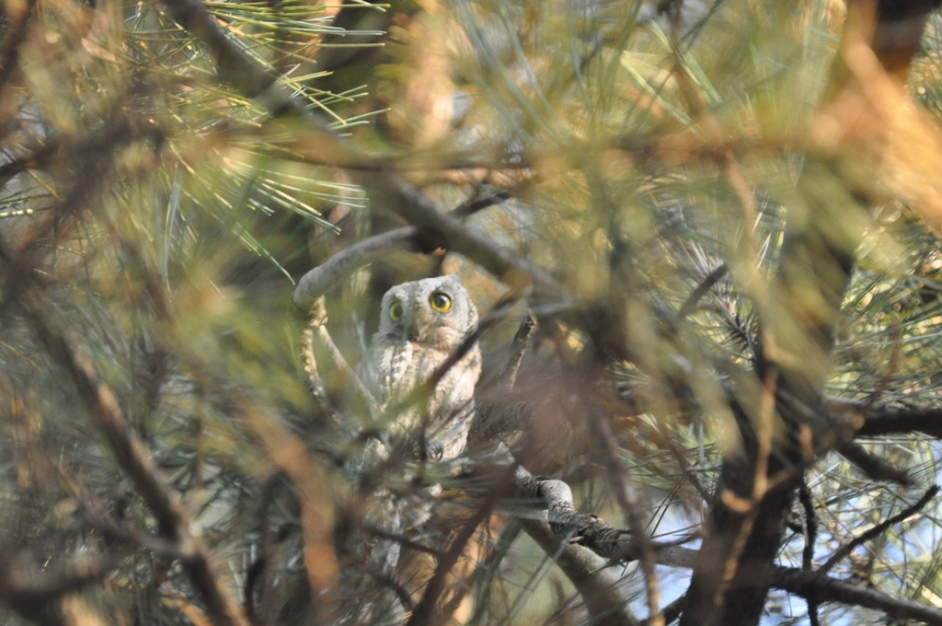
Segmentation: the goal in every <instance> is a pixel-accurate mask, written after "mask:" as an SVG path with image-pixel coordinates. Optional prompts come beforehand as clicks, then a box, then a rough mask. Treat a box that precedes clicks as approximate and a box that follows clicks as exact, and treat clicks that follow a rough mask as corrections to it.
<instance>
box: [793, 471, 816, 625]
mask: <svg viewBox="0 0 942 626" xmlns="http://www.w3.org/2000/svg"><path fill="white" fill-rule="evenodd" d="M798 501H799V502H801V507H802V509H804V511H805V526H804V534H805V547H804V549H803V550H802V552H801V569H802V571H804V572H810V571H811V567H812V565H813V561H814V542H815V540H816V539H817V537H818V522H817V516H816V515H815V512H814V500H813V499H812V498H811V490H810V489H808V483H806V482H805V481H804V480H802V481H801V484H800V485H799V486H798ZM807 602H808V621H809V622H810V623H811V626H818V625H819V623H820V622H819V619H818V602H817V600H816V599H815V598H814V595H813V594H812V595H811V596H809V597H808V598H807Z"/></svg>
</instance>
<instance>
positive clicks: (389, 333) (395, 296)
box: [378, 275, 478, 351]
mask: <svg viewBox="0 0 942 626" xmlns="http://www.w3.org/2000/svg"><path fill="white" fill-rule="evenodd" d="M477 323H478V310H477V308H475V306H474V303H473V302H472V301H471V298H470V297H469V296H468V292H467V290H466V289H465V288H464V284H462V282H461V279H460V278H459V277H458V276H455V275H448V276H438V277H436V278H426V279H424V280H416V281H413V282H410V283H402V284H400V285H396V286H395V287H392V288H391V289H390V290H389V291H387V292H386V294H385V295H384V296H383V311H382V318H381V320H380V323H379V333H378V334H379V335H382V336H384V337H386V338H388V339H392V340H397V341H412V342H415V343H418V344H421V345H425V346H429V347H432V348H438V349H441V350H448V351H450V350H451V349H452V348H454V346H455V345H457V343H458V342H459V341H461V340H462V339H464V338H465V337H466V336H467V335H468V333H470V332H471V331H472V330H473V329H474V327H475V325H476V324H477Z"/></svg>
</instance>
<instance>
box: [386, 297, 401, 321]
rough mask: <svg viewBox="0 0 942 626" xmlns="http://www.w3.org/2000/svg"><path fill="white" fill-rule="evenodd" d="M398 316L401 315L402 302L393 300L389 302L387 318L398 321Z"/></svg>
mask: <svg viewBox="0 0 942 626" xmlns="http://www.w3.org/2000/svg"><path fill="white" fill-rule="evenodd" d="M400 317H402V302H400V301H399V300H393V301H392V302H390V303H389V319H391V320H392V321H394V322H398V321H399V318H400Z"/></svg>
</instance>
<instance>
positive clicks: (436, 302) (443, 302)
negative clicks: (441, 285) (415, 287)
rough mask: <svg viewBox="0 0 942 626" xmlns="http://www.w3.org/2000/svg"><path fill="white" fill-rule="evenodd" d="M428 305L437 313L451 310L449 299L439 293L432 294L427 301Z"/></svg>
mask: <svg viewBox="0 0 942 626" xmlns="http://www.w3.org/2000/svg"><path fill="white" fill-rule="evenodd" d="M428 303H429V304H431V305H432V308H433V309H435V310H436V311H438V312H439V313H445V312H447V311H448V309H450V308H451V298H449V297H448V296H446V295H445V294H443V293H442V292H440V291H436V292H435V293H433V294H432V297H431V298H429V299H428Z"/></svg>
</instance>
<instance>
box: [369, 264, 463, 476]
mask: <svg viewBox="0 0 942 626" xmlns="http://www.w3.org/2000/svg"><path fill="white" fill-rule="evenodd" d="M477 321H478V311H477V309H476V308H475V306H474V303H473V302H472V301H471V298H470V297H469V296H468V292H467V291H466V290H465V288H464V285H463V284H462V282H461V279H460V278H459V277H457V276H454V275H449V276H440V277H437V278H426V279H424V280H417V281H413V282H408V283H402V284H401V285H396V286H395V287H392V288H391V289H390V290H389V291H387V292H386V294H385V295H384V296H383V304H382V312H381V318H380V323H379V330H378V331H377V332H376V334H375V335H373V339H372V341H371V344H370V348H369V351H368V353H367V355H366V357H365V358H364V360H363V361H362V362H361V363H360V366H359V368H358V374H359V375H360V378H361V380H362V381H363V383H364V385H365V386H366V388H367V389H368V390H369V391H370V392H371V393H372V394H373V397H374V399H375V400H376V403H377V406H378V408H379V411H378V414H379V416H381V417H382V418H383V419H385V420H386V422H385V423H384V424H380V426H385V427H387V428H388V432H389V438H390V441H391V443H392V444H393V445H394V446H395V445H398V444H399V443H400V442H402V441H404V440H406V439H411V440H412V441H414V442H417V443H421V444H422V445H419V446H418V447H417V449H419V450H422V451H423V454H424V456H425V457H426V458H427V459H430V460H446V461H447V460H450V459H453V458H455V457H457V456H458V455H459V454H460V453H461V451H462V450H463V449H464V445H465V441H466V440H467V437H468V429H469V427H470V425H471V421H472V417H473V414H474V387H475V385H476V384H477V382H478V377H479V376H480V374H481V350H480V348H479V347H478V345H477V344H476V343H475V345H474V346H473V347H472V348H471V349H470V350H469V351H468V352H467V354H466V355H465V356H464V357H462V358H461V359H460V360H459V361H458V362H457V363H455V364H454V365H453V366H452V367H451V368H449V369H448V372H447V373H446V374H445V375H444V377H442V379H441V380H440V381H439V382H438V383H437V384H436V385H435V387H434V389H431V390H430V392H429V394H428V396H427V399H426V398H422V399H421V400H420V401H419V402H412V403H409V402H407V399H412V398H410V396H411V395H412V393H413V392H414V391H415V389H416V388H417V387H419V386H420V385H422V384H423V383H425V382H427V381H428V380H429V379H430V378H431V377H432V375H433V373H434V372H435V371H436V370H437V369H438V368H439V367H440V366H441V365H442V364H443V363H444V362H445V361H446V360H447V359H448V357H449V355H451V354H452V353H453V352H454V351H455V350H456V349H457V348H458V346H460V345H461V344H462V342H464V341H465V339H466V338H467V337H468V336H469V335H470V334H471V333H472V332H473V331H474V329H475V327H476V325H477Z"/></svg>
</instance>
